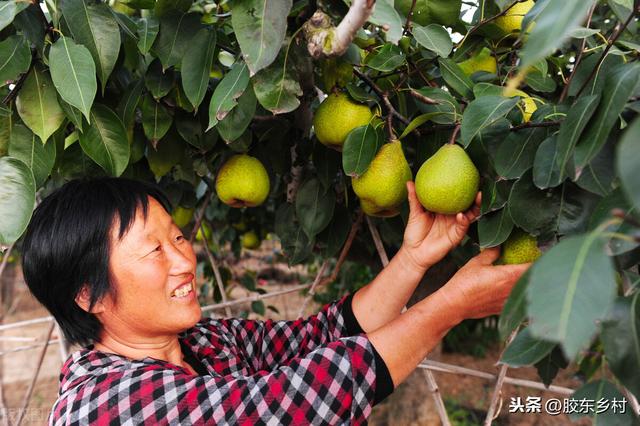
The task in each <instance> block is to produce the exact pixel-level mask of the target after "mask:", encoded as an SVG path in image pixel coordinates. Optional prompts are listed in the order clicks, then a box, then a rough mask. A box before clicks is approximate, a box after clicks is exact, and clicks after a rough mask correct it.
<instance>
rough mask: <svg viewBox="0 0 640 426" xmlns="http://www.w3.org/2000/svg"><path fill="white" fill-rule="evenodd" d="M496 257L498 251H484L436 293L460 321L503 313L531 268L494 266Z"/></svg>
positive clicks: (494, 249) (491, 249) (498, 254)
mask: <svg viewBox="0 0 640 426" xmlns="http://www.w3.org/2000/svg"><path fill="white" fill-rule="evenodd" d="M499 256H500V249H499V248H498V247H494V248H490V249H485V250H483V251H482V252H481V253H480V254H478V255H477V256H475V257H474V258H472V259H471V260H469V262H467V263H466V264H465V265H464V266H463V267H462V268H460V270H458V272H456V274H455V275H454V276H453V277H452V278H451V280H449V282H448V283H447V284H446V285H445V286H443V287H442V288H441V289H440V290H438V291H441V292H442V293H443V295H444V296H445V299H446V300H447V301H448V303H449V305H450V306H451V308H452V309H454V310H455V311H456V312H458V313H459V314H460V315H461V317H462V318H463V319H467V318H484V317H487V316H490V315H496V314H499V313H500V312H502V308H503V307H504V304H505V302H506V300H507V298H508V297H509V293H511V290H512V289H513V286H514V285H515V284H516V282H517V281H518V279H520V277H521V276H522V274H523V273H524V272H525V271H526V270H527V269H528V268H529V266H531V263H523V264H521V265H497V266H494V265H493V262H495V261H496V259H498V257H499Z"/></svg>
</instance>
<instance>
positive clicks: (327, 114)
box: [313, 92, 373, 149]
mask: <svg viewBox="0 0 640 426" xmlns="http://www.w3.org/2000/svg"><path fill="white" fill-rule="evenodd" d="M372 118H373V113H372V112H371V109H370V108H369V107H368V106H367V105H365V104H361V103H358V102H355V101H353V100H352V99H351V98H350V97H349V95H348V94H347V93H344V92H337V93H332V94H330V95H329V96H327V98H326V99H325V100H324V101H322V103H321V104H320V106H319V107H318V109H317V111H316V113H315V115H314V117H313V128H314V131H315V133H316V137H317V138H318V140H319V141H320V142H321V143H323V144H324V145H327V146H330V147H333V148H336V149H342V145H343V144H344V140H345V139H346V137H347V134H349V132H350V131H352V130H353V129H355V128H356V127H360V126H365V125H367V124H369V122H370V121H371V119H372Z"/></svg>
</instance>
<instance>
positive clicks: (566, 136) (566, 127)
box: [554, 95, 600, 183]
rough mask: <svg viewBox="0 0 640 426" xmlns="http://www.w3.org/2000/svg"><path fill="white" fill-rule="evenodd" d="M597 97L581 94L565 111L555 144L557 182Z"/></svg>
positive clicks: (562, 176) (564, 174) (562, 178)
mask: <svg viewBox="0 0 640 426" xmlns="http://www.w3.org/2000/svg"><path fill="white" fill-rule="evenodd" d="M599 98H600V96H599V95H589V96H581V97H580V99H578V100H577V101H576V103H575V104H574V105H573V106H572V107H571V109H570V110H569V112H568V113H567V118H566V119H565V120H564V121H563V122H562V124H561V125H560V133H559V134H558V146H557V147H558V156H557V157H556V158H557V161H556V163H555V166H554V170H555V171H556V173H559V176H558V179H559V181H557V180H556V181H557V182H558V183H560V181H562V180H564V178H565V177H566V176H567V173H566V168H567V165H568V163H569V160H570V159H571V154H572V152H573V149H574V148H575V146H576V144H577V142H578V139H579V138H580V135H581V134H582V132H583V131H584V128H585V127H586V126H587V124H588V123H589V120H590V119H591V117H592V116H593V113H594V112H595V110H596V108H597V106H598V101H599V100H600V99H599ZM572 175H573V173H572ZM571 177H573V176H571Z"/></svg>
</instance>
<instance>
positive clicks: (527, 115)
mask: <svg viewBox="0 0 640 426" xmlns="http://www.w3.org/2000/svg"><path fill="white" fill-rule="evenodd" d="M504 94H505V96H508V97H514V96H520V97H521V98H522V101H521V102H522V108H521V109H522V119H523V121H524V122H525V123H526V122H528V121H529V120H531V116H532V115H533V113H534V112H536V110H537V109H538V105H537V104H536V101H534V100H533V98H532V97H531V96H529V94H528V93H526V92H523V91H522V90H519V89H514V90H509V89H505V91H504Z"/></svg>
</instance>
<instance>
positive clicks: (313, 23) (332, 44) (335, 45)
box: [303, 0, 375, 59]
mask: <svg viewBox="0 0 640 426" xmlns="http://www.w3.org/2000/svg"><path fill="white" fill-rule="evenodd" d="M374 5H375V0H353V1H352V2H351V7H350V8H349V11H348V12H347V14H346V15H345V17H344V18H343V19H342V21H341V22H340V23H339V24H338V26H337V27H334V26H332V25H331V18H329V16H328V15H327V14H326V13H324V12H322V11H321V10H317V11H316V12H315V13H314V14H313V16H312V17H311V19H309V20H308V21H307V22H305V23H304V25H303V28H304V32H305V36H306V38H307V50H309V54H310V55H311V56H312V57H313V58H315V59H318V58H321V57H323V56H325V57H331V56H340V55H342V54H343V53H344V52H345V51H346V50H347V49H348V48H349V45H350V44H351V42H352V41H353V38H354V37H355V35H356V32H357V31H358V30H359V29H360V28H362V26H363V25H364V24H365V22H367V20H368V19H369V17H370V16H371V14H372V13H373V6H374Z"/></svg>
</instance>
